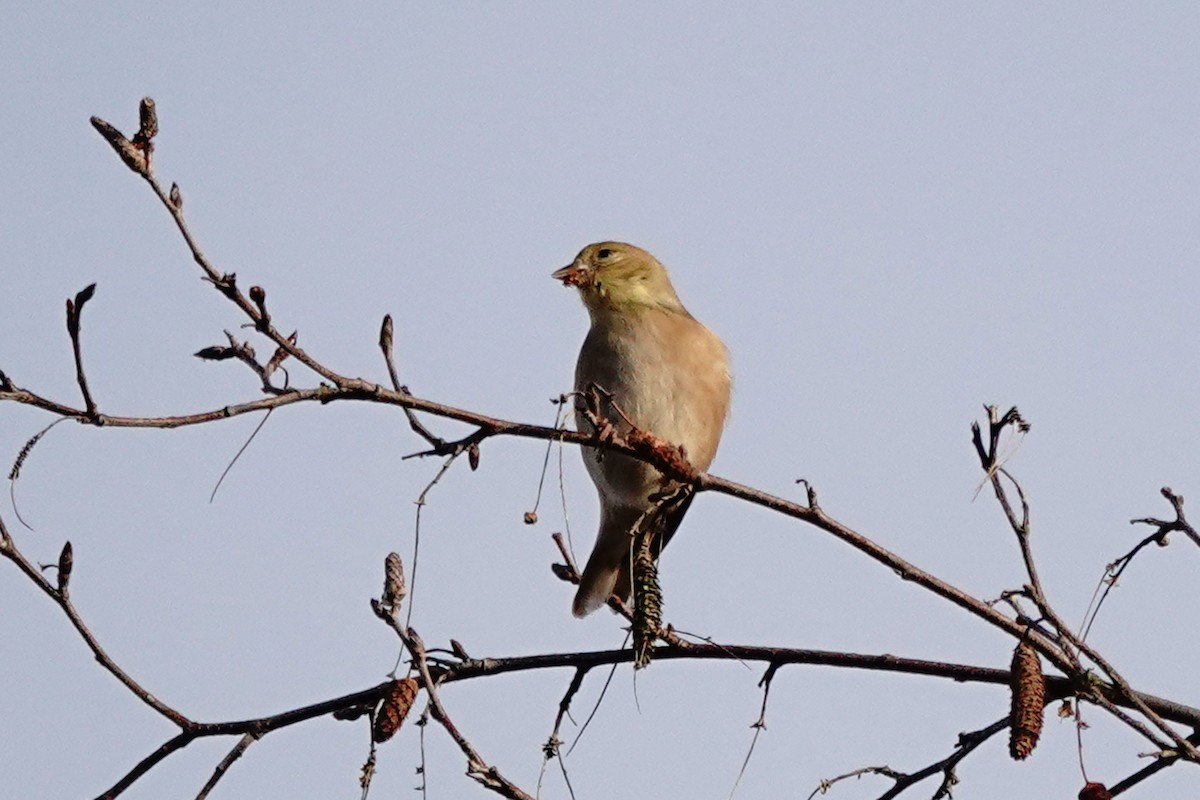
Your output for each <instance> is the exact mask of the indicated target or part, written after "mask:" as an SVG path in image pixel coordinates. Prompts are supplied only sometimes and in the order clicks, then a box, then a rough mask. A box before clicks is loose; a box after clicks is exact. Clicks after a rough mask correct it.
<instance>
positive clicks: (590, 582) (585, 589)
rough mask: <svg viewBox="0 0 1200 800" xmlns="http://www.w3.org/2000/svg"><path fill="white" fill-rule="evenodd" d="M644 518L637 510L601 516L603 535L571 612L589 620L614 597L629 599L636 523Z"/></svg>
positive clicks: (616, 510) (599, 536)
mask: <svg viewBox="0 0 1200 800" xmlns="http://www.w3.org/2000/svg"><path fill="white" fill-rule="evenodd" d="M640 515H641V512H640V511H639V510H638V509H636V508H623V507H617V508H614V509H612V510H611V511H610V510H609V509H604V510H603V511H602V512H601V518H600V532H599V533H597V534H596V544H595V546H593V547H592V554H591V555H590V556H588V560H587V566H585V567H584V568H583V574H582V575H580V576H579V590H578V591H577V592H576V593H575V602H574V603H572V604H571V611H572V612H573V613H574V614H575V616H577V617H586V616H587V615H588V614H590V613H592V612H593V611H595V610H596V609H597V608H599V607H600V606H602V605H604V604H605V603H606V602H608V598H609V596H610V595H613V594H615V595H617V596H618V597H620V598H621V599H622V600H628V599H629V589H630V583H629V553H630V547H631V545H632V543H633V539H632V536H631V533H632V530H631V529H632V528H633V524H634V522H636V521H637V518H638V517H639V516H640Z"/></svg>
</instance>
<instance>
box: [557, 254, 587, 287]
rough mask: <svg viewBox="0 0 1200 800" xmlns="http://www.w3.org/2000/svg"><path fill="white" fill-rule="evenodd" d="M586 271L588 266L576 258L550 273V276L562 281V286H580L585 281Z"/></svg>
mask: <svg viewBox="0 0 1200 800" xmlns="http://www.w3.org/2000/svg"><path fill="white" fill-rule="evenodd" d="M588 273H589V270H588V268H587V267H586V266H585V265H584V264H582V263H580V261H579V260H578V259H576V260H575V261H572V262H571V263H570V264H567V265H566V266H565V267H563V268H562V269H556V270H555V271H554V272H552V273H550V277H551V278H554V280H556V281H562V282H563V286H581V285H582V284H584V283H586V282H587V278H588Z"/></svg>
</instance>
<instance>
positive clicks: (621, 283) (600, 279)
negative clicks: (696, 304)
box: [550, 242, 683, 316]
mask: <svg viewBox="0 0 1200 800" xmlns="http://www.w3.org/2000/svg"><path fill="white" fill-rule="evenodd" d="M550 277H552V278H554V279H555V280H559V281H562V282H563V285H564V286H574V287H575V288H576V289H578V290H579V294H580V296H581V297H582V298H583V302H584V305H586V306H587V307H588V311H590V312H591V313H592V315H593V316H595V315H596V314H604V313H606V312H609V311H614V310H623V309H628V308H631V307H637V306H658V307H661V308H666V309H670V310H672V311H682V310H683V305H682V304H681V303H680V302H679V297H678V295H676V294H675V289H674V287H672V286H671V279H670V278H669V277H667V270H666V267H664V266H663V265H662V264H660V263H658V259H656V258H655V257H654V256H652V255H650V254H649V253H647V252H646V251H645V250H643V249H642V248H640V247H634V246H633V245H631V244H625V243H624V242H597V243H596V244H589V245H588V246H587V247H585V248H583V249H582V250H580V251H579V255H577V256H575V260H574V261H572V262H571V263H570V264H568V265H567V266H565V267H563V268H562V269H560V270H557V271H555V272H554V273H553V274H552V275H551V276H550Z"/></svg>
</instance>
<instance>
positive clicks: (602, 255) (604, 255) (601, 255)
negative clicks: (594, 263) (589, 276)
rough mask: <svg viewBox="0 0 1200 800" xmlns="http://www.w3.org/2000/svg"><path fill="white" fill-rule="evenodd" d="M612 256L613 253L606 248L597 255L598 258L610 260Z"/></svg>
mask: <svg viewBox="0 0 1200 800" xmlns="http://www.w3.org/2000/svg"><path fill="white" fill-rule="evenodd" d="M612 254H613V251H612V250H609V249H608V248H607V247H606V248H604V249H603V250H601V251H600V252H599V253H596V258H609V257H610V256H612Z"/></svg>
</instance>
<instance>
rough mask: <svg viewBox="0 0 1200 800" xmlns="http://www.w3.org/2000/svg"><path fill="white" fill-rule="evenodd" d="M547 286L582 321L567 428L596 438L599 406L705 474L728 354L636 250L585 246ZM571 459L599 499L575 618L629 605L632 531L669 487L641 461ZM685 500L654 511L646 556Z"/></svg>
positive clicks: (599, 455)
mask: <svg viewBox="0 0 1200 800" xmlns="http://www.w3.org/2000/svg"><path fill="white" fill-rule="evenodd" d="M551 277H552V278H554V279H555V280H559V281H562V283H563V284H564V285H565V286H571V287H574V288H575V289H577V290H578V292H579V296H580V298H581V299H582V300H583V305H584V307H585V308H586V309H587V311H588V316H589V317H590V321H591V327H590V329H589V330H588V333H587V336H586V337H585V338H584V341H583V346H582V348H580V351H579V359H578V361H577V362H576V365H575V423H576V428H577V429H578V430H579V431H581V432H585V433H591V434H595V433H596V432H597V427H596V425H595V424H593V420H595V419H596V417H597V415H596V414H594V413H592V412H591V411H589V408H591V409H592V410H595V408H596V402H594V401H595V400H596V398H600V400H599V410H600V414H599V416H600V417H601V418H602V419H603V420H604V424H603V425H602V427H604V426H607V425H611V427H612V429H614V432H616V433H619V434H622V435H624V434H626V433H628V432H629V431H630V430H631V429H632V428H637V429H638V430H640V431H643V432H646V433H650V434H653V435H654V436H656V437H658V438H659V439H662V440H665V441H666V442H669V443H671V444H673V445H677V446H681V447H682V448H683V453H684V454H685V455H686V458H687V460H688V461H689V462H690V463H691V465H692V466H693V467H695V468H696V469H698V470H701V471H704V470H707V469H708V467H709V465H710V464H711V463H712V460H713V457H714V456H715V455H716V453H717V445H718V444H719V443H720V440H721V433H722V431H723V430H724V427H725V420H726V417H727V416H728V414H729V405H730V393H731V387H732V381H731V378H730V372H729V354H728V351H727V349H726V347H725V344H724V343H723V342H722V341H721V340H720V339H719V338H718V337H717V335H716V334H715V333H713V332H712V331H711V330H709V329H708V328H707V327H705V326H704V325H703V324H701V323H700V322H699V321H698V320H697V319H696V318H695V317H693V316H692V315H691V314H690V313H688V310H687V309H686V308H684V306H683V303H682V302H680V300H679V295H677V294H676V293H675V288H674V287H673V286H672V285H671V279H670V277H669V276H668V275H667V270H666V268H665V267H664V266H663V265H662V264H661V263H659V261H658V259H656V258H655V257H654V256H652V255H651V254H650V253H648V252H646V251H645V250H643V249H642V248H640V247H635V246H634V245H631V244H626V243H624V242H611V241H606V242H597V243H595V244H589V245H588V246H587V247H585V248H583V249H582V250H581V251H579V255H577V256H576V257H575V260H574V261H572V262H571V263H570V264H568V265H567V266H565V267H563V268H562V269H559V270H556V271H555V272H553V273H552V274H551ZM589 397H591V398H593V402H592V403H591V405H590V406H589V400H588V398H589ZM581 450H582V453H583V461H584V464H585V466H586V467H587V471H588V474H589V476H590V477H591V479H592V483H594V484H595V486H596V493H597V494H598V495H599V498H600V527H599V531H598V532H597V534H596V543H595V545H594V546H593V548H592V552H591V555H590V556H589V557H588V560H587V564H586V566H584V568H583V573H582V574H581V575H580V580H579V588H578V591H577V592H576V594H575V599H574V602H573V603H572V609H571V610H572V612H573V613H574V615H575V616H577V617H584V616H587V615H588V614H590V613H591V612H592V611H595V610H596V609H597V608H599V607H600V606H602V605H604V604H605V603H606V602H607V601H608V598H609V596H610V595H614V594H615V595H616V596H617V597H619V598H621V599H622V600H625V601H627V600H628V599H629V596H630V592H631V586H632V585H631V560H632V545H633V537H632V529H633V526H634V525H635V523H637V522H638V520H639V518H641V517H642V515H643V514H644V513H646V512H647V511H649V510H650V509H651V508H653V506H654V505H655V502H654V501H653V500H651V499H650V496H651V495H652V494H655V493H656V492H659V493H661V492H662V491H664V490H670V489H671V488H672V485H671V484H670V483H669V482H668V483H667V484H666V485H664V481H663V478H662V475H661V474H660V473H659V471H658V470H657V469H656V468H655V467H653V466H651V465H649V464H646V463H644V462H642V461H638V460H636V459H634V458H631V457H629V456H626V455H622V454H620V453H615V452H611V451H610V452H605V451H604V450H603V448H602V447H601V448H599V449H597V448H596V447H589V446H585V447H583V448H581ZM674 486H675V487H676V488H677V487H678V484H674ZM691 497H692V496H691V495H690V494H687V495H686V496H685V497H684V499H683V500H682V502H680V503H679V504H678V505H676V506H675V507H673V508H667V510H666V511H665V512H664V513H665V519H663V520H662V529H661V533H660V538H658V546H657V548H656V549H655V555H656V556H657V554H658V553H659V552H661V548H662V547H664V546H665V545H666V543H667V541H669V540H670V538H671V537H672V536H673V535H674V533H675V531H676V529H677V528H678V527H679V523H680V521H681V520H682V518H683V515H684V513H685V512H686V511H687V507H688V505H689V504H690V503H691Z"/></svg>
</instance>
